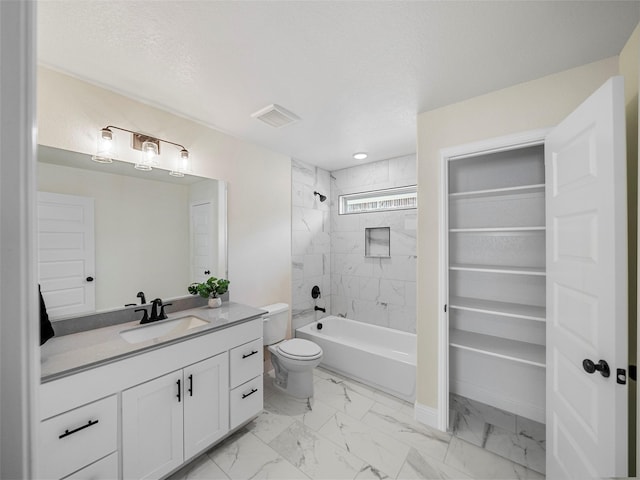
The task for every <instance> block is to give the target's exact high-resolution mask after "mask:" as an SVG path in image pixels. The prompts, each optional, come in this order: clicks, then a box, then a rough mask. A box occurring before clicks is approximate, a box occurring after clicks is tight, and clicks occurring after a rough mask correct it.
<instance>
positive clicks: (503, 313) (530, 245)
mask: <svg viewBox="0 0 640 480" xmlns="http://www.w3.org/2000/svg"><path fill="white" fill-rule="evenodd" d="M544 189H545V171H544V146H543V145H542V144H539V145H532V146H527V147H523V148H516V149H511V150H507V151H499V152H493V153H484V154H476V155H471V156H470V155H465V156H464V157H452V158H449V159H448V199H447V200H448V201H447V207H448V208H447V210H448V216H447V221H448V232H447V240H448V268H447V272H446V275H447V278H448V283H447V284H448V301H447V305H448V312H449V313H448V315H449V388H450V391H451V392H452V393H456V394H458V395H461V396H464V397H467V398H471V399H473V400H477V401H479V402H482V403H485V404H488V405H492V406H495V407H497V408H500V409H502V410H506V411H508V412H511V413H514V414H516V415H520V416H523V417H527V418H530V419H533V420H536V421H538V422H542V423H544V421H545V378H546V377H545V370H546V367H545V336H546V334H545V332H546V323H545V301H546V299H545V288H546V277H545V262H546V257H545V196H544Z"/></svg>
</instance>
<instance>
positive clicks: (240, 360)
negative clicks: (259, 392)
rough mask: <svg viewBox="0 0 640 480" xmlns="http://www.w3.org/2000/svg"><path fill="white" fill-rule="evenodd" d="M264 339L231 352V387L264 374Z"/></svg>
mask: <svg viewBox="0 0 640 480" xmlns="http://www.w3.org/2000/svg"><path fill="white" fill-rule="evenodd" d="M262 349H263V345H262V338H258V339H256V340H253V341H252V342H249V343H245V344H244V345H240V346H239V347H236V348H233V349H231V350H230V351H229V368H230V370H231V372H230V373H231V375H230V377H229V379H230V387H231V388H235V387H237V386H238V385H242V384H243V383H245V382H247V381H249V380H251V379H252V378H254V377H255V376H256V375H260V374H261V373H262V369H263V368H264V366H263V365H262Z"/></svg>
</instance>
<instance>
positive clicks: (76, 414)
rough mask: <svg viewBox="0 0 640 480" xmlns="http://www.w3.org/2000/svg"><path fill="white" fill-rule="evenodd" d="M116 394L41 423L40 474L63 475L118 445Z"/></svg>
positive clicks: (51, 476) (49, 476)
mask: <svg viewBox="0 0 640 480" xmlns="http://www.w3.org/2000/svg"><path fill="white" fill-rule="evenodd" d="M117 422H118V403H117V399H116V396H115V395H112V396H111V397H107V398H104V399H102V400H98V401H97V402H93V403H90V404H88V405H84V406H82V407H79V408H76V409H75V410H71V411H69V412H66V413H63V414H61V415H58V416H57V417H52V418H50V419H48V420H45V421H44V422H42V423H41V425H40V469H39V470H40V478H61V477H64V476H65V475H68V474H69V473H71V472H75V471H76V470H79V469H81V468H82V467H84V466H86V465H89V464H90V463H91V462H95V461H96V460H98V459H99V458H102V457H105V456H107V455H108V454H110V453H111V452H113V451H115V450H116V448H117V438H118V437H117V433H118V426H117Z"/></svg>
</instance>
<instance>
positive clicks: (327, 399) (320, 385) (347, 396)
mask: <svg viewBox="0 0 640 480" xmlns="http://www.w3.org/2000/svg"><path fill="white" fill-rule="evenodd" d="M314 393H315V398H317V399H318V400H321V401H322V402H324V403H326V404H327V405H329V406H331V407H333V408H335V409H337V410H338V411H341V412H344V413H346V414H347V415H350V416H352V417H354V418H362V417H363V416H364V415H365V414H366V413H367V412H368V411H369V409H370V408H371V407H372V406H373V404H374V403H375V402H374V400H372V399H371V398H368V397H365V396H364V395H362V394H361V393H358V392H356V391H355V390H354V389H353V388H352V387H351V386H350V385H349V383H347V382H345V381H344V380H338V379H335V378H328V379H322V380H320V381H318V382H316V383H315V384H314Z"/></svg>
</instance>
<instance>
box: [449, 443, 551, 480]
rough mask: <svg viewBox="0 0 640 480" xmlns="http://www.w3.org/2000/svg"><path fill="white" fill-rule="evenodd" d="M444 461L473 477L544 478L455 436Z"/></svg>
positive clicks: (523, 479)
mask: <svg viewBox="0 0 640 480" xmlns="http://www.w3.org/2000/svg"><path fill="white" fill-rule="evenodd" d="M445 463H446V464H447V465H449V466H451V467H453V468H456V469H458V470H460V471H461V472H463V473H465V474H466V475H469V476H472V477H473V478H508V479H521V480H525V479H543V478H544V475H541V474H539V473H537V472H534V471H533V470H530V469H528V468H526V467H523V466H522V465H518V464H517V463H514V462H512V461H510V460H507V459H506V458H503V457H501V456H499V455H496V454H495V453H492V452H489V451H487V450H485V449H483V448H480V447H477V446H475V445H472V444H470V443H468V442H465V441H464V440H460V439H459V438H456V437H453V438H452V439H451V443H450V444H449V450H448V451H447V456H446V457H445Z"/></svg>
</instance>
